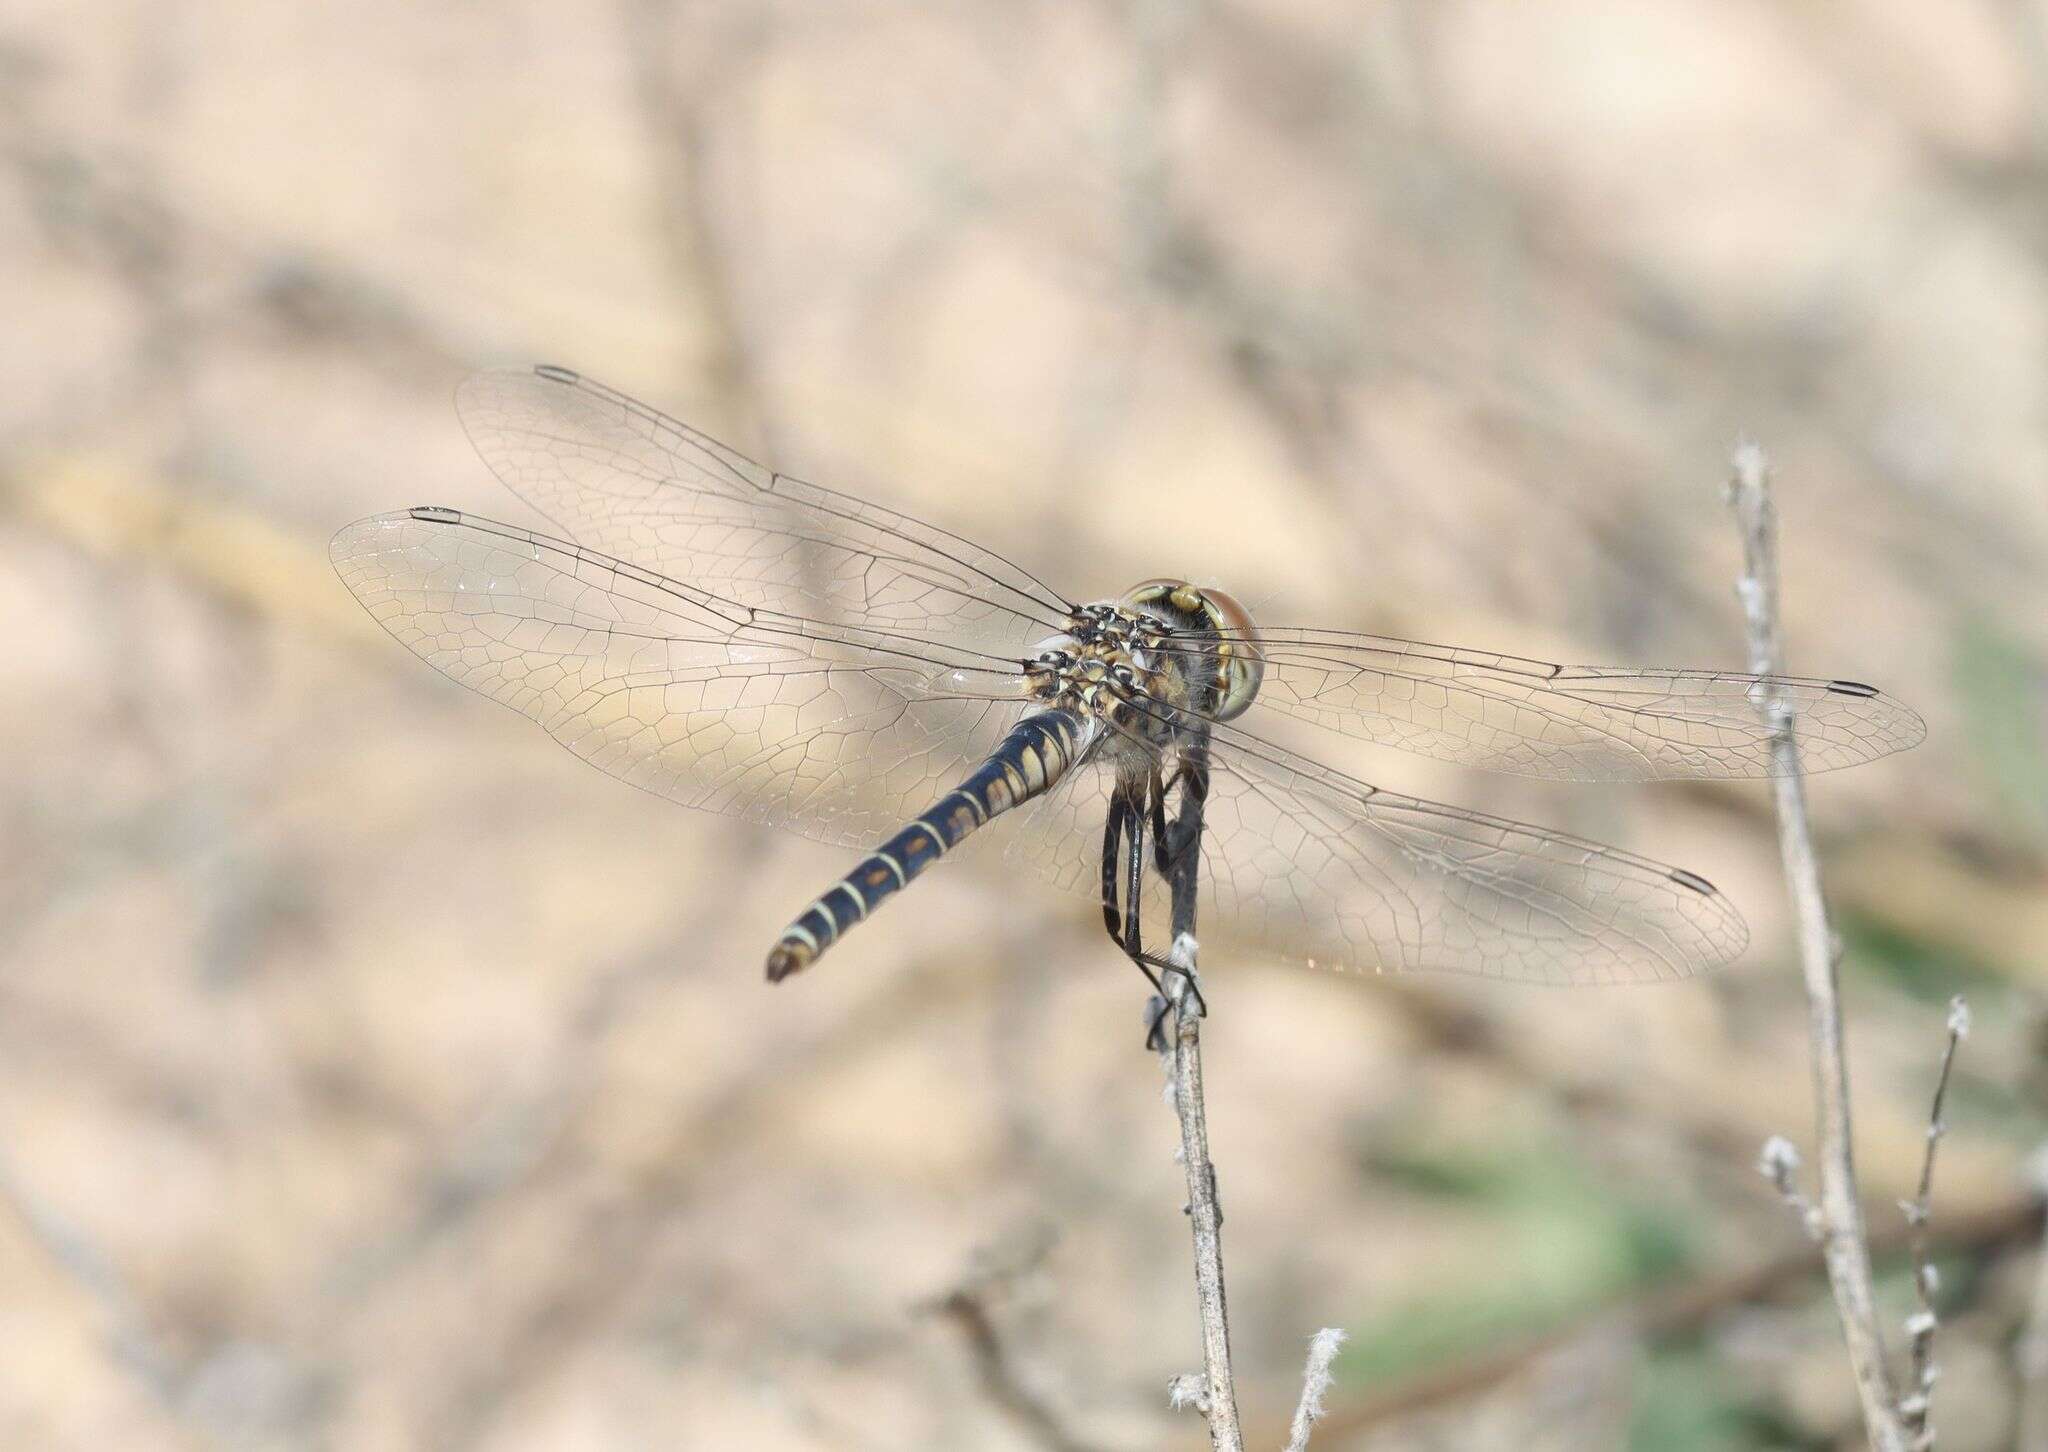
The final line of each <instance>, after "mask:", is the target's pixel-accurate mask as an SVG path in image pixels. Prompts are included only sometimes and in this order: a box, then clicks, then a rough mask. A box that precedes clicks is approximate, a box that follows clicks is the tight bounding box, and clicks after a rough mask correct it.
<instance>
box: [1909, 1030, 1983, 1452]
mask: <svg viewBox="0 0 2048 1452" xmlns="http://www.w3.org/2000/svg"><path fill="white" fill-rule="evenodd" d="M1969 1036H1970V1006H1969V1005H1968V1004H1967V1003H1965V1002H1964V1001H1963V998H1962V995H1960V994H1958V995H1957V996H1956V997H1954V998H1952V999H1950V1000H1949V1004H1948V1045H1947V1047H1946V1048H1944V1049H1943V1050H1942V1053H1941V1073H1940V1075H1939V1076H1938V1077H1937V1078H1936V1079H1935V1081H1934V1103H1933V1106H1932V1107H1931V1108H1929V1110H1928V1111H1927V1151H1926V1153H1925V1154H1923V1155H1922V1156H1921V1158H1920V1184H1919V1188H1918V1189H1917V1190H1916V1191H1915V1193H1914V1195H1913V1198H1912V1199H1910V1200H1902V1201H1900V1202H1899V1208H1900V1209H1901V1210H1903V1211H1904V1212H1905V1215H1906V1225H1907V1227H1908V1229H1910V1230H1911V1232H1912V1236H1913V1289H1914V1291H1915V1293H1916V1294H1918V1296H1919V1298H1920V1309H1919V1310H1917V1311H1915V1312H1914V1313H1913V1314H1912V1315H1911V1316H1909V1317H1908V1318H1907V1319H1906V1355H1907V1359H1908V1361H1909V1363H1910V1372H1909V1375H1910V1376H1911V1379H1912V1385H1911V1387H1910V1388H1909V1390H1908V1391H1907V1392H1906V1395H1905V1399H1904V1400H1903V1401H1902V1402H1900V1404H1899V1413H1900V1416H1901V1417H1902V1419H1903V1420H1904V1421H1905V1424H1906V1433H1907V1435H1908V1436H1909V1437H1911V1438H1912V1439H1913V1445H1914V1446H1915V1447H1932V1446H1933V1445H1934V1427H1933V1424H1932V1423H1931V1422H1930V1421H1929V1420H1928V1414H1929V1412H1930V1410H1931V1409H1932V1405H1933V1396H1934V1380H1935V1377H1936V1375H1937V1374H1938V1373H1937V1369H1936V1367H1935V1365H1934V1332H1935V1329H1936V1328H1937V1327H1938V1326H1940V1324H1941V1318H1940V1315H1939V1314H1938V1313H1937V1312H1936V1311H1935V1309H1934V1295H1935V1292H1936V1291H1937V1290H1939V1289H1940V1284H1941V1283H1940V1277H1939V1275H1938V1274H1937V1273H1936V1271H1935V1269H1934V1258H1933V1256H1932V1255H1930V1254H1929V1253H1928V1249H1927V1222H1928V1221H1929V1220H1930V1219H1931V1218H1933V1214H1934V1203H1933V1195H1934V1151H1935V1148H1936V1146H1938V1145H1939V1144H1940V1143H1941V1137H1942V1135H1943V1134H1945V1133H1947V1131H1948V1124H1947V1122H1946V1121H1944V1120H1943V1119H1942V1117H1941V1110H1942V1105H1943V1103H1944V1102H1945V1101H1946V1100H1947V1099H1948V1080H1949V1075H1950V1074H1951V1073H1952V1072H1953V1071H1954V1069H1955V1066H1956V1050H1957V1049H1959V1048H1961V1047H1962V1043H1963V1040H1964V1039H1966V1038H1968V1037H1969Z"/></svg>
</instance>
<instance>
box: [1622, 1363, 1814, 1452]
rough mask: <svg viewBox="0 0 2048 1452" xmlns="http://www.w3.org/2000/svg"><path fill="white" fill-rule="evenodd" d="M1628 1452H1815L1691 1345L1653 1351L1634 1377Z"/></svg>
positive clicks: (1728, 1370)
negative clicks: (1804, 1451)
mask: <svg viewBox="0 0 2048 1452" xmlns="http://www.w3.org/2000/svg"><path fill="white" fill-rule="evenodd" d="M1627 1446H1628V1449H1629V1452H1757V1449H1762V1448H1773V1449H1793V1448H1799V1449H1806V1448H1812V1449H1816V1452H1817V1449H1820V1448H1823V1447H1825V1446H1827V1443H1826V1442H1825V1441H1823V1440H1814V1439H1812V1438H1806V1437H1802V1436H1801V1435H1800V1434H1799V1433H1798V1431H1797V1430H1796V1429H1795V1428H1794V1427H1792V1425H1791V1424H1790V1423H1788V1422H1786V1421H1785V1420H1784V1419H1783V1418H1782V1417H1779V1416H1776V1415H1774V1414H1773V1413H1771V1412H1769V1411H1767V1410H1766V1409H1764V1408H1763V1407H1761V1406H1759V1405H1758V1404H1757V1402H1756V1399H1755V1396H1754V1394H1753V1393H1752V1392H1751V1391H1750V1390H1749V1389H1748V1388H1746V1387H1744V1386H1743V1384H1742V1382H1741V1380H1740V1378H1739V1377H1737V1376H1736V1374H1735V1373H1734V1371H1733V1370H1732V1369H1731V1368H1730V1367H1729V1366H1728V1364H1727V1363H1726V1362H1725V1361H1723V1360H1722V1359H1721V1358H1719V1357H1717V1356H1715V1355H1714V1354H1713V1353H1712V1352H1711V1351H1709V1350H1707V1349H1705V1348H1703V1347H1701V1346H1699V1345H1698V1344H1697V1343H1688V1344H1686V1345H1683V1346H1670V1347H1663V1348H1659V1349H1656V1350H1653V1351H1652V1352H1651V1353H1650V1355H1648V1356H1647V1357H1645V1358H1644V1359H1643V1362H1642V1365H1641V1366H1640V1367H1639V1368H1638V1370H1637V1372H1636V1382H1635V1395H1634V1400H1633V1404H1632V1406H1631V1408H1630V1414H1629V1423H1628V1442H1627Z"/></svg>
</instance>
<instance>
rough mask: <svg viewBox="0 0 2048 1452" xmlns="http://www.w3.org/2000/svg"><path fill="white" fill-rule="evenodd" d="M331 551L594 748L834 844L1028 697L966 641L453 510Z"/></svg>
mask: <svg viewBox="0 0 2048 1452" xmlns="http://www.w3.org/2000/svg"><path fill="white" fill-rule="evenodd" d="M330 554H331V555H332V557H333V560H334V566H335V569H336V570H337V571H338V572H339V574H340V575H341V578H342V580H343V582H344V583H346V584H347V586H348V588H349V589H350V590H351V591H353V592H354V593H355V595H356V597H357V598H358V599H359V600H361V601H362V602H363V605H364V606H365V607H366V608H367V609H368V610H369V612H370V614H371V615H372V616H374V617H375V618H376V619H377V620H378V621H379V623H381V624H382V625H383V626H384V628H385V629H387V630H389V631H390V632H391V633H392V635H394V636H395V637H397V639H398V640H399V642H400V643H401V644H403V645H405V646H406V648H407V649H409V650H411V651H412V652H413V653H414V654H416V655H418V656H420V657H421V658H422V659H424V660H426V661H427V662H429V663H430V664H432V665H433V666H434V667H435V668H436V669H438V670H441V671H443V672H445V673H446V674H447V675H449V676H452V677H453V678H454V679H456V680H458V681H460V682H461V683H462V684H463V685H466V686H468V687H470V688H471V689H473V690H476V691H480V692H482V693H483V694H484V695H486V696H489V697H490V698H491V699H493V700H495V701H499V702H502V703H503V704H505V705H507V706H510V707H512V708H513V709H514V710H516V711H519V712H520V713H522V714H524V715H526V716H530V717H532V718H533V719H534V720H535V721H538V722H539V723H540V724H541V725H542V726H543V727H545V728H546V729H547V731H548V733H549V734H550V735H552V736H554V737H555V738H556V739H557V740H558V741H560V742H561V743H562V744H563V745H565V746H567V747H568V748H569V749H570V750H571V751H573V752H575V753H576V754H577V755H578V756H580V757H582V758H584V759H585V760H586V761H589V762H591V763H592V764H593V765H595V766H598V767H600V768H602V769H603V770H605V771H608V772H610V773H611V774H612V775H614V776H617V777H619V778H621V779H623V780H625V781H628V782H631V783H632V784H633V785H635V786H638V787H642V788H645V789H646V790H648V791H652V792H656V793H658V794H660V795H662V796H665V797H669V798H671V799H673V800H675V801H678V802H681V803H683V804H684V805H686V806H692V807H703V808H706V809H709V810H712V811H718V812H724V813H728V814H730V815H733V816H738V817H743V818H747V819H749V820H753V821H760V822H766V823H769V824H771V825H774V826H777V827H783V828H787V829H789V830H791V831H794V832H797V833H800V834H801V835H803V836H806V837H811V838H815V839H817V840H819V841H823V842H832V843H838V844H841V845H845V846H865V845H868V844H870V843H872V842H873V841H874V840H876V838H878V837H879V836H881V835H882V834H883V833H884V832H887V831H890V830H893V829H895V828H896V827H899V826H901V825H902V823H903V822H904V821H905V820H907V819H908V818H909V817H911V816H914V815H915V814H917V813H918V812H921V811H923V810H924V809H925V808H927V807H928V806H930V805H931V804H932V802H933V801H934V800H936V799H937V798H938V797H940V796H941V795H943V794H944V793H945V792H946V791H948V790H950V789H951V788H952V787H953V786H955V785H957V784H958V782H959V780H960V778H961V777H963V776H964V775H965V774H966V773H967V772H968V771H969V770H971V769H972V767H973V766H974V765H976V764H977V763H979V762H980V761H981V760H982V759H983V758H984V757H986V756H987V754H988V752H989V751H990V750H991V749H992V748H993V747H994V746H995V744H996V742H997V741H999V740H1000V739H1001V737H1002V735H1003V733H1004V732H1005V731H1007V730H1008V729H1009V727H1010V726H1011V725H1012V724H1013V723H1014V722H1015V721H1016V720H1017V718H1018V717H1019V716H1020V715H1021V714H1022V712H1023V710H1024V709H1025V707H1026V704H1027V703H1026V702H1025V701H1024V700H1023V698H1022V690H1023V682H1022V681H1021V679H1020V678H1018V677H1016V676H1015V675H1014V674H1006V673H1005V672H1004V671H1003V670H1001V669H999V668H997V667H995V666H994V665H992V664H991V663H990V662H988V661H987V660H986V659H984V658H982V657H978V656H976V655H975V654H974V653H972V652H970V651H963V650H947V649H943V648H936V647H928V646H924V645H922V644H920V645H918V646H917V647H916V648H915V649H913V648H911V646H910V645H909V644H907V643H906V641H905V640H904V639H903V638H901V637H898V636H896V635H894V634H892V633H890V632H887V631H878V630H871V629H863V628H859V627H852V626H848V627H833V626H827V625H824V624H821V623H820V622H816V621H807V620H802V619H798V618H796V617H792V616H783V615H778V614H776V613H774V612H770V611H766V610H760V609H752V608H746V607H742V606H739V605H736V604H735V603H733V602H731V601H729V600H726V599H724V598H723V597H721V596H716V595H712V594H710V593H708V592H705V591H702V590H698V589H694V588H692V587H690V586H688V585H684V584H682V583H679V582H677V581H674V580H670V579H667V578H665V577H663V576H661V575H658V574H655V573H654V572H652V571H650V570H645V569H641V568H640V567H638V566H636V565H632V564H628V563H626V562H624V561H621V560H617V559H613V558H610V557H609V556H606V555H602V554H599V553H597V552H596V551H595V550H592V549H586V548H584V547H582V546H579V545H576V544H572V543H570V542H568V541H566V540H557V539H551V538H549V537H547V536H545V535H539V534H534V533H532V532H530V531H527V530H522V529H518V528H515V527H513V526H510V525H504V524H498V523H496V522H494V521H491V520H486V519H479V518H477V517H475V516H473V515H462V514H458V513H456V512H455V511H453V510H442V509H419V510H411V511H407V512H405V513H400V514H388V515H378V516H376V517H374V518H371V519H365V520H361V521H359V522H358V523H355V524H352V525H350V526H348V527H347V528H346V529H344V530H342V531H341V533H339V534H337V535H336V536H335V537H334V542H333V544H332V546H331V548H330ZM1012 669H1014V667H1013V668H1012Z"/></svg>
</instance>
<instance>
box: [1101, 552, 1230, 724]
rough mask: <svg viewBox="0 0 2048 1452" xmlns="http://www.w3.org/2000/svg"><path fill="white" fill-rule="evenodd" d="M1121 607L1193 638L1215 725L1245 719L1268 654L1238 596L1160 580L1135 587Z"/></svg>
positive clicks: (1200, 586)
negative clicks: (1205, 670)
mask: <svg viewBox="0 0 2048 1452" xmlns="http://www.w3.org/2000/svg"><path fill="white" fill-rule="evenodd" d="M1119 603H1121V604H1123V605H1125V606H1127V607H1128V608H1130V609H1132V610H1141V611H1144V612H1145V613H1146V614H1148V615H1151V616H1153V617H1155V618H1157V619H1159V620H1162V621H1164V622H1165V623H1166V624H1167V625H1168V626H1169V627H1170V628H1171V630H1172V631H1173V632H1174V633H1175V634H1176V635H1179V636H1181V637H1183V638H1192V641H1191V643H1192V642H1199V643H1200V645H1201V646H1202V654H1203V656H1204V657H1205V658H1206V661H1207V664H1208V666H1209V668H1210V669H1211V670H1213V671H1214V675H1213V677H1212V678H1211V679H1210V682H1209V685H1210V688H1211V690H1212V691H1213V694H1214V701H1215V704H1214V706H1213V708H1212V709H1211V710H1210V712H1209V714H1210V715H1211V716H1212V717H1214V718H1215V719H1216V720H1218V721H1228V720H1229V719H1230V718H1231V717H1233V716H1240V715H1242V714H1244V709H1245V707H1247V706H1249V705H1251V703H1252V699H1253V697H1255V696H1257V695H1258V693H1259V683H1260V682H1261V681H1263V680H1264V679H1265V677H1266V655H1265V651H1264V649H1263V648H1262V647H1261V646H1260V644H1259V632H1258V628H1257V627H1256V626H1254V625H1253V624H1252V617H1251V612H1250V611H1248V610H1246V609H1245V608H1244V606H1242V605H1240V604H1239V603H1238V601H1237V597H1236V596H1234V595H1231V594H1230V593H1228V592H1227V591H1223V590H1219V589H1217V588H1216V587H1215V586H1213V585H1191V584H1189V583H1188V582H1187V581H1186V580H1168V579H1158V580H1146V581H1144V582H1143V583H1142V584H1138V585H1133V586H1132V587H1131V588H1130V589H1129V590H1127V591H1125V592H1124V597H1123V599H1122V600H1121V601H1120V602H1119ZM1191 664H1192V662H1191ZM1189 674H1190V676H1192V675H1193V674H1194V672H1193V671H1190V672H1189Z"/></svg>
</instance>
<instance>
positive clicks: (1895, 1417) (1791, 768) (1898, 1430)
mask: <svg viewBox="0 0 2048 1452" xmlns="http://www.w3.org/2000/svg"><path fill="white" fill-rule="evenodd" d="M1733 464H1734V469H1733V474H1732V476H1731V478H1730V480H1729V485H1728V503H1729V507H1730V508H1732V509H1733V510H1734V511H1735V518H1736V522H1737V525H1738V526H1739V528H1740V530H1741V533H1742V576H1741V578H1740V579H1739V580H1738V581H1737V582H1736V595H1737V596H1738V597H1739V598H1740V599H1741V601H1742V610H1743V616H1744V619H1745V622H1746V624H1747V628H1748V636H1749V668H1750V670H1751V671H1752V672H1753V673H1755V674H1757V675H1775V674H1777V673H1778V672H1779V671H1781V670H1782V669H1783V664H1784V651H1783V647H1782V645H1781V643H1780V640H1779V633H1778V530H1777V511H1776V509H1775V507H1774V506H1773V505H1772V503H1771V495H1770V480H1769V465H1768V463H1767V461H1766V460H1765V458H1764V453H1763V450H1762V449H1760V448H1759V447H1757V446H1756V445H1755V444H1753V443H1748V442H1744V443H1742V444H1740V445H1738V446H1737V448H1736V450H1735V457H1734V461H1733ZM1763 696H1764V698H1763V699H1762V700H1760V701H1759V702H1758V703H1757V704H1758V708H1759V710H1760V711H1761V712H1762V714H1763V718H1764V722H1765V725H1766V726H1767V727H1768V728H1769V729H1770V732H1771V738H1772V740H1771V754H1772V777H1771V789H1772V793H1773V796H1774V801H1775V806H1776V808H1777V818H1778V849H1779V852H1780V854H1781V855H1782V857H1783V858H1784V862H1785V882H1786V886H1787V887H1788V889H1789V890H1790V892H1791V895H1792V904H1793V908H1794V910H1795V912H1796V914H1797V918H1798V924H1799V964H1800V970H1801V973H1802V975H1803V976H1804V978H1805V980H1806V1004H1807V1033H1808V1036H1809V1038H1810V1039H1811V1041H1812V1044H1813V1082H1814V1101H1815V1108H1816V1115H1817V1118H1818V1133H1819V1154H1818V1158H1819V1161H1820V1203H1819V1210H1820V1231H1821V1249H1822V1252H1823V1253H1824V1255H1825V1256H1826V1259H1827V1267H1828V1283H1829V1285H1830V1287H1831V1288H1832V1289H1833V1291H1834V1297H1835V1309H1836V1312H1837V1313H1838V1314H1839V1316H1840V1318H1841V1322H1842V1330H1843V1333H1844V1335H1845V1336H1846V1337H1847V1339H1848V1344H1849V1364H1850V1367H1851V1369H1852V1370H1853V1371H1854V1372H1855V1374H1856V1390H1857V1395H1858V1396H1859V1398H1860V1399H1861V1400H1862V1403H1863V1421H1864V1426H1865V1428H1866V1429H1867V1430H1868V1432H1869V1434H1870V1441H1871V1445H1872V1446H1873V1447H1875V1448H1877V1449H1879V1452H1906V1449H1907V1447H1908V1446H1909V1445H1910V1444H1909V1441H1908V1438H1907V1434H1906V1429H1905V1426H1904V1425H1903V1421H1902V1418H1901V1416H1900V1412H1899V1389H1898V1385H1897V1383H1896V1381H1895V1380H1894V1379H1893V1376H1892V1371H1891V1366H1890V1364H1889V1363H1888V1362H1887V1360H1886V1357H1885V1346H1884V1335H1883V1332H1882V1330H1881V1329H1880V1327H1879V1325H1878V1316H1877V1301H1876V1297H1875V1295H1874V1294H1873V1292H1872V1289H1871V1277H1870V1245H1869V1240H1868V1238H1867V1235H1866V1232H1865V1229H1864V1224H1863V1207H1862V1206H1861V1204H1859V1203H1858V1201H1857V1198H1856V1165H1855V1157H1854V1154H1853V1150H1852V1135H1851V1130H1850V1123H1849V1059H1848V1050H1847V1047H1846V1045H1845V1044H1844V1042H1843V1034H1842V1004H1841V993H1840V982H1839V975H1838V970H1839V968H1840V965H1841V950H1840V945H1839V943H1838V942H1837V940H1836V938H1835V935H1834V931H1833V929H1832V928H1831V927H1830V926H1829V924H1828V915H1827V903H1826V901H1825V899H1824V898H1823V897H1822V894H1821V884H1820V865H1819V862H1818V860H1817V859H1816V857H1815V855H1814V847H1813V831H1812V827H1811V825H1810V824H1809V822H1808V821H1807V816H1806V786H1805V782H1804V780H1803V779H1802V778H1801V776H1800V775H1799V746H1798V742H1797V741H1796V739H1795V737H1794V732H1793V715H1792V710H1791V707H1790V705H1789V703H1788V702H1786V701H1785V700H1784V699H1783V698H1782V697H1781V696H1779V695H1778V694H1777V693H1775V692H1765V693H1763ZM1776 1162H1777V1164H1779V1165H1780V1166H1783V1155H1782V1153H1781V1154H1780V1155H1779V1156H1777V1157H1776ZM1770 1163H1771V1157H1769V1156H1768V1155H1767V1158H1766V1164H1767V1173H1768V1172H1769V1165H1770ZM1785 1173H1786V1176H1787V1178H1789V1168H1787V1169H1786V1171H1785ZM1775 1178H1776V1176H1774V1179H1775ZM1801 1214H1802V1218H1804V1215H1805V1211H1804V1210H1802V1211H1801Z"/></svg>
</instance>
